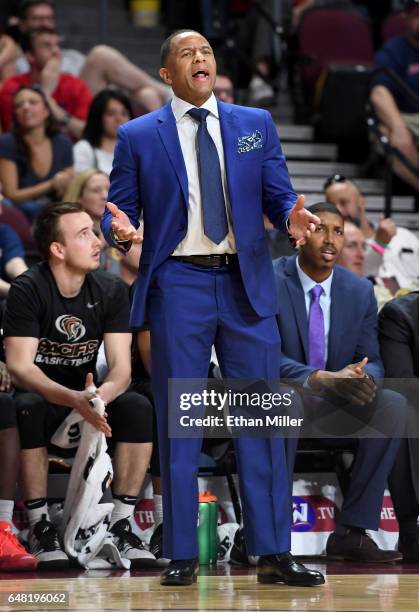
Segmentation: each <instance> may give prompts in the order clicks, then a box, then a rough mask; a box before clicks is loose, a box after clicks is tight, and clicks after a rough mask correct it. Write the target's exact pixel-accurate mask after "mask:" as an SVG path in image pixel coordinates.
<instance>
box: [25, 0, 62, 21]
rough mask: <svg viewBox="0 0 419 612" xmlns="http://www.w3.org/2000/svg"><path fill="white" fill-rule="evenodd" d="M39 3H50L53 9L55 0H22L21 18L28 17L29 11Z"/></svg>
mask: <svg viewBox="0 0 419 612" xmlns="http://www.w3.org/2000/svg"><path fill="white" fill-rule="evenodd" d="M39 4H49V6H50V7H51V8H52V9H53V8H54V2H53V0H22V2H21V3H20V4H19V17H20V18H21V19H26V16H27V14H28V11H29V10H30V9H31V8H32V7H33V6H38V5H39Z"/></svg>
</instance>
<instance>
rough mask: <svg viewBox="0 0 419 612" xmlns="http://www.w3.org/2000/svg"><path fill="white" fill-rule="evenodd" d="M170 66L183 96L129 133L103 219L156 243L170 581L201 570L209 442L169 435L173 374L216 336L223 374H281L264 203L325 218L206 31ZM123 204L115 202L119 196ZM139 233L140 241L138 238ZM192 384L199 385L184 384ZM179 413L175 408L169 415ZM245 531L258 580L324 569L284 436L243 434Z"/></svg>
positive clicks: (158, 400)
mask: <svg viewBox="0 0 419 612" xmlns="http://www.w3.org/2000/svg"><path fill="white" fill-rule="evenodd" d="M160 75H161V77H162V78H163V80H164V82H165V83H166V84H167V85H170V86H171V87H172V88H173V91H174V94H175V96H174V98H173V100H172V102H171V103H169V104H167V105H166V106H165V107H163V108H162V109H160V110H159V111H155V112H153V113H150V114H148V115H145V116H143V117H140V118H139V119H135V120H133V121H130V122H128V123H127V124H125V125H124V126H122V127H121V128H120V130H119V142H118V145H117V147H116V151H115V160H114V167H113V170H112V174H111V189H110V192H109V198H110V199H111V200H112V202H114V203H115V204H109V205H108V206H109V208H108V210H107V212H106V213H105V215H104V217H103V220H102V228H103V232H104V235H105V236H106V237H107V239H108V241H109V242H110V243H111V244H114V245H117V246H119V247H120V248H122V249H126V248H129V246H130V241H135V240H138V236H137V234H136V228H138V225H139V217H140V214H141V212H142V213H143V216H144V243H143V249H142V255H141V264H140V271H139V278H138V283H137V286H136V291H135V295H134V300H133V306H132V311H131V324H132V325H133V326H134V327H138V326H139V325H141V324H142V322H143V320H144V315H145V312H146V310H147V319H148V322H149V324H150V331H151V344H152V345H151V352H152V354H151V362H152V363H151V378H152V388H153V394H154V398H155V406H156V413H157V425H158V436H159V450H160V465H161V475H162V482H163V508H164V522H163V546H164V556H165V557H167V558H170V559H172V562H171V564H170V565H169V566H168V567H167V568H166V569H165V571H164V572H163V576H162V580H161V583H162V584H164V585H171V584H192V582H193V581H194V580H196V575H197V572H198V563H197V560H196V559H197V556H198V545H197V530H196V524H197V512H198V489H197V469H198V462H199V453H200V449H201V439H200V438H199V435H200V434H201V432H200V431H199V430H198V432H197V433H198V437H197V436H196V435H195V437H190V438H188V439H186V438H185V437H182V438H178V437H169V428H168V413H169V412H171V411H172V410H176V409H177V410H179V405H177V406H176V405H175V404H174V403H173V402H172V404H171V405H169V394H168V380H169V379H181V380H183V379H205V378H206V377H207V375H208V369H209V363H210V357H211V347H212V345H215V348H216V351H217V355H218V359H219V363H220V367H221V370H222V373H223V376H224V377H225V378H233V379H234V378H236V379H237V378H241V379H243V378H253V379H255V378H256V379H260V378H262V379H263V378H270V379H277V378H278V377H279V357H280V340H279V334H278V328H277V325H276V320H275V314H276V312H277V304H276V296H275V291H274V278H273V270H272V263H271V261H270V257H269V250H268V245H267V242H266V237H265V230H264V224H263V214H266V215H267V216H268V217H269V218H270V220H271V222H272V223H273V224H274V225H275V227H277V228H279V229H282V230H283V231H284V230H286V229H288V231H289V232H290V234H291V235H292V236H293V237H294V239H296V240H297V241H300V242H304V241H305V239H306V238H307V236H309V235H310V231H313V230H314V228H315V223H316V222H318V219H317V218H316V217H315V216H314V215H312V214H311V213H309V212H308V211H307V210H306V209H304V198H302V197H300V198H299V199H297V196H296V194H295V193H294V191H293V190H292V187H291V183H290V180H289V177H288V172H287V168H286V165H285V160H284V156H283V154H282V151H281V147H280V144H279V140H278V136H277V134H276V128H275V126H274V124H273V121H272V118H271V116H270V115H269V113H267V112H266V111H263V110H260V109H254V108H244V107H240V106H235V105H233V104H225V103H223V102H217V100H216V99H215V97H214V95H213V93H212V91H213V87H214V82H215V76H216V65H215V60H214V55H213V52H212V49H211V47H210V45H209V43H208V41H207V40H206V39H205V38H204V37H203V36H201V35H200V34H199V33H197V32H193V31H190V30H184V31H180V32H176V33H175V34H173V35H171V36H170V37H169V38H168V39H167V40H166V41H165V42H164V43H163V46H162V68H161V69H160ZM116 205H117V206H116ZM127 241H128V242H127ZM184 386H185V389H184V390H185V391H188V388H187V383H186V382H185V385H184ZM171 414H173V413H172V412H171ZM234 442H235V446H236V452H237V455H238V464H239V466H240V473H241V482H240V487H241V493H242V500H243V511H244V519H245V536H246V540H247V544H248V549H249V552H250V553H251V554H256V555H260V556H261V559H260V561H259V565H258V569H257V573H258V580H259V581H260V582H272V583H274V582H285V583H286V584H293V585H315V584H322V583H323V582H324V578H323V576H322V575H321V574H320V573H319V572H314V571H311V570H307V569H306V568H305V567H304V566H303V565H301V564H298V563H297V562H296V561H295V560H294V559H293V558H292V557H291V555H290V554H289V550H290V544H291V542H290V531H291V525H290V513H289V505H288V495H287V490H288V475H287V471H286V460H285V450H284V441H283V439H281V438H272V439H263V438H248V437H246V438H236V439H235V440H234Z"/></svg>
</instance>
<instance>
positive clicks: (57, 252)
mask: <svg viewBox="0 0 419 612" xmlns="http://www.w3.org/2000/svg"><path fill="white" fill-rule="evenodd" d="M49 252H50V253H51V255H54V257H56V258H57V259H61V260H63V259H64V247H63V245H62V244H60V243H59V242H51V244H50V245H49Z"/></svg>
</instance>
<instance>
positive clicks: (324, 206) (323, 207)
mask: <svg viewBox="0 0 419 612" xmlns="http://www.w3.org/2000/svg"><path fill="white" fill-rule="evenodd" d="M307 210H308V211H310V212H311V213H313V215H317V213H322V212H327V213H332V215H337V216H338V217H340V218H341V219H342V221H343V220H344V219H343V215H342V213H341V212H340V210H339V209H338V208H336V206H335V205H334V204H331V203H330V202H316V203H315V204H312V205H311V206H307Z"/></svg>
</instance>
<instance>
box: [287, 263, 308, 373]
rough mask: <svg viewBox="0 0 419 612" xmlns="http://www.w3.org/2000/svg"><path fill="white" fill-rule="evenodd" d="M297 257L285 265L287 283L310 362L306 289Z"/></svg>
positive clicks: (302, 341)
mask: <svg viewBox="0 0 419 612" xmlns="http://www.w3.org/2000/svg"><path fill="white" fill-rule="evenodd" d="M295 260H296V257H291V258H290V259H289V260H288V261H287V263H286V267H285V284H286V286H287V289H288V292H289V294H290V298H291V303H292V305H293V312H294V316H295V320H296V323H297V326H298V331H299V334H300V339H301V343H302V345H303V349H304V355H305V360H306V363H308V359H309V354H308V318H307V310H306V303H305V297H304V291H303V288H302V286H301V282H300V278H299V276H298V272H297V266H296V264H295Z"/></svg>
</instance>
